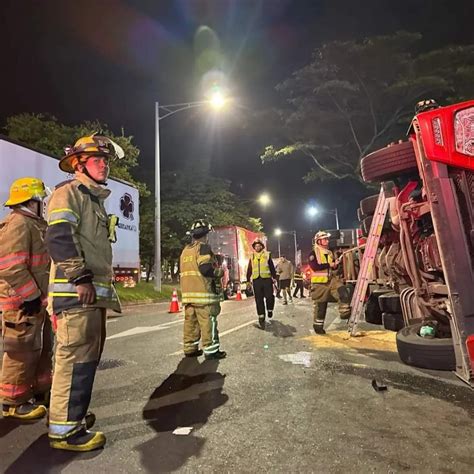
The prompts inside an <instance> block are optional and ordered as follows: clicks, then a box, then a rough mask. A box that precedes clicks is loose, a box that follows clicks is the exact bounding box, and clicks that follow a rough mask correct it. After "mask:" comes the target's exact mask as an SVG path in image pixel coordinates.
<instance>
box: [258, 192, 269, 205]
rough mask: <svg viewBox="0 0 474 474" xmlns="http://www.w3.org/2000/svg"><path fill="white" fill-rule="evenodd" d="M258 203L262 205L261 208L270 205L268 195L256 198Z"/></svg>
mask: <svg viewBox="0 0 474 474" xmlns="http://www.w3.org/2000/svg"><path fill="white" fill-rule="evenodd" d="M258 202H259V203H260V204H261V205H262V206H264V207H265V206H268V205H269V204H271V202H272V198H271V197H270V195H269V194H267V193H263V194H261V195H260V196H259V198H258Z"/></svg>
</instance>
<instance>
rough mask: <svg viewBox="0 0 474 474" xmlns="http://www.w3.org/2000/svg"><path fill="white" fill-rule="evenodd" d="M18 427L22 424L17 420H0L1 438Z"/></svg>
mask: <svg viewBox="0 0 474 474" xmlns="http://www.w3.org/2000/svg"><path fill="white" fill-rule="evenodd" d="M18 426H20V424H19V422H18V421H16V420H9V419H8V418H2V419H0V438H3V437H4V436H6V435H7V434H8V433H10V431H13V430H14V429H15V428H17V427H18Z"/></svg>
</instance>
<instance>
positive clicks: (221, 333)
mask: <svg viewBox="0 0 474 474" xmlns="http://www.w3.org/2000/svg"><path fill="white" fill-rule="evenodd" d="M251 324H255V321H253V320H252V321H247V322H246V323H243V324H240V325H239V326H235V328H232V329H228V330H227V331H224V332H220V333H219V339H221V338H222V336H226V335H227V334H230V333H232V332H235V331H238V330H239V329H242V328H244V327H246V326H250V325H251ZM182 353H183V350H182V349H181V350H180V351H176V352H173V353H172V354H168V355H169V356H175V355H180V354H182Z"/></svg>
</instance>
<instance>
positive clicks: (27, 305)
mask: <svg viewBox="0 0 474 474" xmlns="http://www.w3.org/2000/svg"><path fill="white" fill-rule="evenodd" d="M20 309H21V310H22V311H23V312H24V313H25V314H26V315H27V316H34V315H35V314H38V313H39V312H40V311H41V298H40V297H39V296H38V298H35V299H34V300H31V301H24V302H23V303H22V305H21V306H20Z"/></svg>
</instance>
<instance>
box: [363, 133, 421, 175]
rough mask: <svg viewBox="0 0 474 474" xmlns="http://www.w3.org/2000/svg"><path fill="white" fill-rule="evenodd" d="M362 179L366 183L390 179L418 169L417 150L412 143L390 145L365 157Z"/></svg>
mask: <svg viewBox="0 0 474 474" xmlns="http://www.w3.org/2000/svg"><path fill="white" fill-rule="evenodd" d="M360 169H361V173H362V179H363V180H364V181H365V182H366V183H373V182H380V181H385V180H387V179H388V178H391V177H395V176H398V175H400V174H403V173H408V172H410V171H414V170H416V169H417V164H416V156H415V150H414V149H413V144H412V143H411V142H403V143H397V144H394V145H389V146H387V147H385V148H382V149H381V150H377V151H374V152H373V153H370V154H369V155H367V156H364V157H363V158H362V160H361V162H360Z"/></svg>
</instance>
